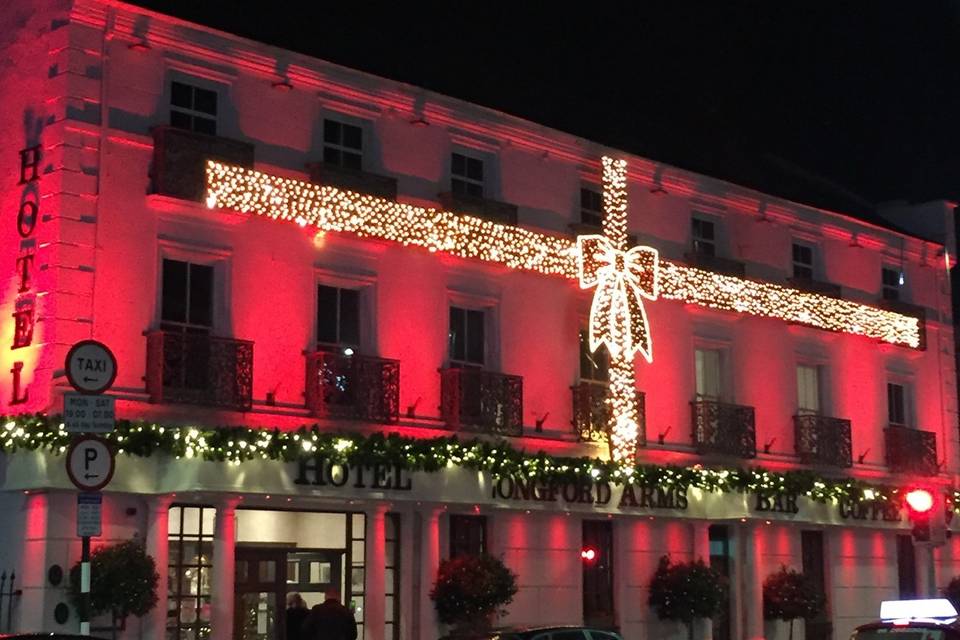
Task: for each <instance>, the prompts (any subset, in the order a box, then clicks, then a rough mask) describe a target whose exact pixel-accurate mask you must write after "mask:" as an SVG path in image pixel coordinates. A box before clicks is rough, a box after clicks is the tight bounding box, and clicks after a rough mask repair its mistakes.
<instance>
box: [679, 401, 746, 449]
mask: <svg viewBox="0 0 960 640" xmlns="http://www.w3.org/2000/svg"><path fill="white" fill-rule="evenodd" d="M690 405H691V407H692V408H693V446H694V447H696V449H697V452H698V453H699V454H700V455H721V456H731V457H735V458H755V457H756V455H757V432H756V427H755V425H754V412H753V407H742V406H740V405H735V404H727V403H724V402H718V401H716V400H695V401H694V402H691V403H690Z"/></svg>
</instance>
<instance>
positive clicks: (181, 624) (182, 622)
mask: <svg viewBox="0 0 960 640" xmlns="http://www.w3.org/2000/svg"><path fill="white" fill-rule="evenodd" d="M215 518H216V510H215V509H213V508H211V507H192V506H191V507H180V506H174V507H170V511H169V520H168V525H167V526H168V528H167V545H168V549H169V578H168V581H167V589H168V594H169V598H170V600H169V606H170V609H171V615H168V616H167V638H168V639H170V640H201V639H204V638H208V637H209V636H210V597H211V588H210V587H211V580H210V573H211V571H212V569H213V536H214V520H215Z"/></svg>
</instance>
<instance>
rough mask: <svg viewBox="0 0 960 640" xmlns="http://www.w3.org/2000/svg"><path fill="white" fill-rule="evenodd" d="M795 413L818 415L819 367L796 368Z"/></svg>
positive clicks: (803, 366)
mask: <svg viewBox="0 0 960 640" xmlns="http://www.w3.org/2000/svg"><path fill="white" fill-rule="evenodd" d="M797 412H798V413H814V414H818V413H820V367H816V366H811V365H803V364H802V365H798V366H797Z"/></svg>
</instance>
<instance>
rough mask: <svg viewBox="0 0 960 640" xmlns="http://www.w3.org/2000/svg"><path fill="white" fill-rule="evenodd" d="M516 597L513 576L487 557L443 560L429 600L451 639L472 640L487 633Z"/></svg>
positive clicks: (496, 560)
mask: <svg viewBox="0 0 960 640" xmlns="http://www.w3.org/2000/svg"><path fill="white" fill-rule="evenodd" d="M516 593H517V576H516V575H515V574H514V573H513V572H512V571H510V569H508V568H507V567H506V566H505V565H504V564H503V562H502V561H500V560H499V559H498V558H494V557H493V556H490V555H486V554H483V555H479V556H460V557H457V558H451V559H449V560H444V561H443V562H442V563H441V564H440V569H439V571H438V572H437V581H436V583H435V584H434V585H433V589H432V590H431V591H430V598H431V599H432V600H433V602H434V606H435V607H436V609H437V617H438V618H439V619H440V622H442V623H443V624H446V625H450V626H451V627H453V628H452V630H451V633H450V636H449V637H451V638H463V639H467V638H473V637H476V636H478V635H480V634H482V633H483V632H484V631H487V630H489V629H490V627H491V626H492V624H493V618H494V616H496V615H503V614H505V613H506V611H505V610H504V607H506V606H507V605H508V604H510V603H511V602H512V601H513V596H514V595H516Z"/></svg>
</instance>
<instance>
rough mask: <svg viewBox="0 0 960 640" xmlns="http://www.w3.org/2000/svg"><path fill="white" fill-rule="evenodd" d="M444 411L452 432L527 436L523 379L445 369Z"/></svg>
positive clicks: (442, 384)
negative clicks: (455, 430) (524, 430)
mask: <svg viewBox="0 0 960 640" xmlns="http://www.w3.org/2000/svg"><path fill="white" fill-rule="evenodd" d="M440 412H441V414H442V416H443V420H444V421H445V422H446V423H447V426H448V427H449V428H451V429H458V430H459V429H463V430H467V431H481V432H484V433H493V434H497V435H508V436H520V435H523V378H521V377H520V376H511V375H507V374H504V373H494V372H492V371H484V370H482V369H441V370H440Z"/></svg>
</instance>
